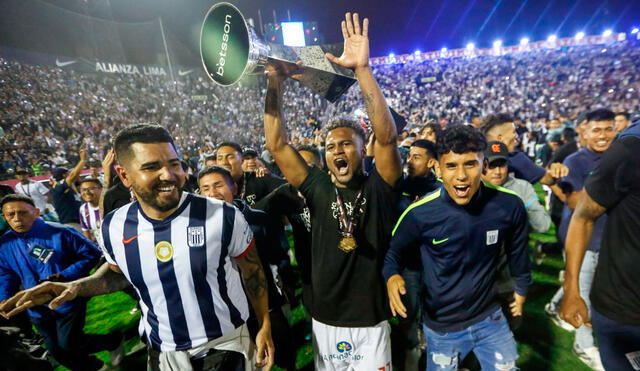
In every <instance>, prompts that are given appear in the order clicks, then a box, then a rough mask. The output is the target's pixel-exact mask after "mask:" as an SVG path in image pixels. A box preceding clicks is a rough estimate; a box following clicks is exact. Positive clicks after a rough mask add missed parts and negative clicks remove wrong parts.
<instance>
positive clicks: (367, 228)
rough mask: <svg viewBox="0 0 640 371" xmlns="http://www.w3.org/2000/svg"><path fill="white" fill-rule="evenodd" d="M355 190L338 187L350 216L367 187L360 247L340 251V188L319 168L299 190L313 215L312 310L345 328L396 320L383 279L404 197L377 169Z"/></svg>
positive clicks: (323, 319)
mask: <svg viewBox="0 0 640 371" xmlns="http://www.w3.org/2000/svg"><path fill="white" fill-rule="evenodd" d="M354 183H359V185H357V186H354V187H353V188H351V187H350V188H338V192H339V193H340V195H341V197H342V199H343V202H344V204H345V208H346V210H347V213H350V212H351V210H352V208H353V203H354V201H355V199H356V196H357V195H358V191H359V190H360V189H362V192H363V195H362V201H361V205H362V206H361V207H360V209H361V211H360V216H359V219H358V225H357V227H356V229H355V233H354V235H355V239H356V242H357V248H356V249H355V250H354V251H351V252H349V253H346V252H344V251H342V250H340V249H339V248H338V244H339V241H340V240H341V238H342V235H341V234H340V228H339V221H338V220H339V219H338V218H339V215H340V212H339V209H338V205H337V203H336V195H335V189H336V187H335V185H334V184H333V183H332V182H331V178H330V176H329V175H328V174H327V173H326V172H324V171H322V170H320V169H316V168H311V169H310V170H309V175H308V176H307V178H306V179H305V180H304V182H303V183H302V185H301V186H300V187H299V189H300V192H301V193H302V195H303V196H304V197H305V199H306V201H307V205H308V206H309V210H310V213H311V231H312V232H311V290H312V292H311V295H310V299H311V300H310V303H308V304H309V307H310V312H311V315H312V317H313V318H314V319H315V320H317V321H320V322H322V323H325V324H328V325H332V326H340V327H367V326H374V325H376V324H377V323H379V322H381V321H383V320H386V319H388V318H389V317H390V316H391V313H390V311H389V305H388V302H387V295H386V292H387V290H386V284H385V282H384V279H383V277H382V264H383V261H384V256H385V254H386V252H387V250H388V248H389V241H390V239H391V230H392V229H393V225H394V223H395V222H396V220H397V219H398V212H397V202H398V199H399V194H398V192H396V191H395V190H394V189H393V188H392V187H391V186H390V185H389V184H387V183H386V182H385V181H384V180H383V179H382V178H381V177H380V175H379V174H378V172H377V171H376V170H374V171H373V172H371V173H370V174H369V175H368V176H366V177H362V178H361V179H360V182H354Z"/></svg>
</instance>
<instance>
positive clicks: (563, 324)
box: [544, 303, 576, 332]
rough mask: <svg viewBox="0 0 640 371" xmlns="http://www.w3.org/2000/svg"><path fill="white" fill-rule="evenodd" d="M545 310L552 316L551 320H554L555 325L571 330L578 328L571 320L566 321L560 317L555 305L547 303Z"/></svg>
mask: <svg viewBox="0 0 640 371" xmlns="http://www.w3.org/2000/svg"><path fill="white" fill-rule="evenodd" d="M544 312H545V313H546V314H547V315H548V316H549V318H551V322H553V324H554V325H556V326H558V327H560V328H561V329H563V330H566V331H570V332H573V331H575V330H576V328H575V327H573V326H572V325H571V324H570V323H569V322H566V321H564V320H563V319H562V318H560V315H559V314H558V310H557V308H556V307H555V305H553V304H551V303H547V305H545V306H544Z"/></svg>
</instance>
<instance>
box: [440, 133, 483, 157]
mask: <svg viewBox="0 0 640 371" xmlns="http://www.w3.org/2000/svg"><path fill="white" fill-rule="evenodd" d="M436 148H437V151H438V158H440V157H441V156H442V155H445V154H447V153H449V152H451V151H453V152H454V153H458V154H463V153H468V152H474V153H477V152H480V153H484V151H485V149H487V139H486V138H485V137H484V134H482V133H481V132H480V131H478V130H477V129H475V128H474V127H472V126H467V125H455V126H452V127H450V128H448V129H447V130H444V131H443V132H442V134H441V135H440V136H439V137H438V143H437V146H436Z"/></svg>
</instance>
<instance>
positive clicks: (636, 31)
mask: <svg viewBox="0 0 640 371" xmlns="http://www.w3.org/2000/svg"><path fill="white" fill-rule="evenodd" d="M638 31H640V29H638V27H634V28H633V29H632V30H631V33H632V34H634V35H635V34H637V33H638Z"/></svg>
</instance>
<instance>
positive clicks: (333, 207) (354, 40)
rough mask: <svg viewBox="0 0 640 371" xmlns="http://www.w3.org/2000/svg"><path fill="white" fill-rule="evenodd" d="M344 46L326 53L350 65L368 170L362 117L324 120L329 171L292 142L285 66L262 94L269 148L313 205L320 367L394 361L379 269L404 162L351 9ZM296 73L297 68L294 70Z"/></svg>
mask: <svg viewBox="0 0 640 371" xmlns="http://www.w3.org/2000/svg"><path fill="white" fill-rule="evenodd" d="M342 32H343V36H344V52H343V54H342V56H341V57H340V58H338V57H335V56H333V55H331V54H327V58H328V59H329V60H330V61H331V62H333V63H335V64H338V65H340V66H342V67H345V68H350V69H352V70H354V72H355V76H356V78H357V80H358V84H359V86H360V89H361V91H362V94H363V98H364V101H365V104H366V108H367V113H368V115H369V118H370V119H371V123H372V127H373V132H374V134H375V136H376V141H375V145H374V157H375V161H376V166H375V169H374V170H373V171H372V172H371V173H369V174H366V173H364V171H363V159H364V156H365V139H366V137H365V133H364V131H363V129H362V127H361V126H360V124H359V123H357V122H354V121H350V120H345V119H333V120H331V121H330V122H329V123H327V124H326V126H325V128H324V131H325V134H326V146H325V151H326V154H325V160H326V164H327V168H328V170H329V172H328V173H327V172H326V171H324V170H321V169H319V168H317V167H309V166H308V165H307V163H306V162H305V160H304V159H303V158H302V157H301V156H300V154H299V153H298V151H296V149H295V148H294V147H293V146H291V145H290V144H289V143H288V136H287V133H286V132H285V124H284V122H283V113H282V108H281V107H282V103H283V90H284V84H283V83H284V80H285V79H286V78H287V71H285V69H286V68H287V67H286V66H282V65H278V66H275V67H274V66H269V67H268V71H267V72H268V75H267V77H268V81H269V84H268V87H267V95H266V102H265V116H264V126H265V137H266V142H267V149H268V150H269V151H270V152H271V154H272V155H273V157H274V159H275V160H276V163H277V164H278V166H279V167H280V169H281V170H282V173H283V174H284V176H285V178H286V179H287V181H288V182H289V183H290V184H291V185H293V186H294V187H296V188H298V190H300V192H301V193H302V195H303V196H304V197H305V199H306V201H307V205H308V207H309V210H310V213H311V239H312V241H311V287H310V289H311V290H310V291H311V295H309V296H310V298H309V299H310V300H309V303H308V304H309V305H308V306H309V309H310V312H311V316H312V317H313V340H314V341H313V345H314V353H315V368H316V369H317V370H353V369H356V370H365V369H367V370H369V369H372V370H377V369H389V368H390V367H391V347H390V334H389V333H390V329H389V323H388V321H387V320H388V319H389V317H390V312H389V308H388V307H387V305H386V301H387V299H386V296H385V288H384V282H383V281H382V277H381V276H380V267H381V265H382V260H383V259H384V254H385V252H386V250H387V248H388V246H389V245H388V244H389V235H390V232H391V228H392V227H393V221H394V219H395V215H396V213H395V211H396V208H397V201H398V194H397V193H396V191H395V189H394V186H395V184H396V182H397V181H398V179H400V176H401V173H402V168H401V165H400V155H399V153H398V148H397V146H396V138H397V130H396V126H395V123H394V121H393V118H392V116H391V113H390V111H389V108H388V107H387V104H386V102H385V99H384V96H383V95H382V92H381V90H380V88H379V86H378V84H377V83H376V80H375V78H374V77H373V74H372V71H371V67H370V65H369V39H368V36H367V33H368V20H366V19H365V20H364V22H363V23H362V24H361V23H360V19H359V16H358V14H353V16H352V14H351V13H347V14H346V17H345V20H344V21H342ZM293 73H295V72H293Z"/></svg>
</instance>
